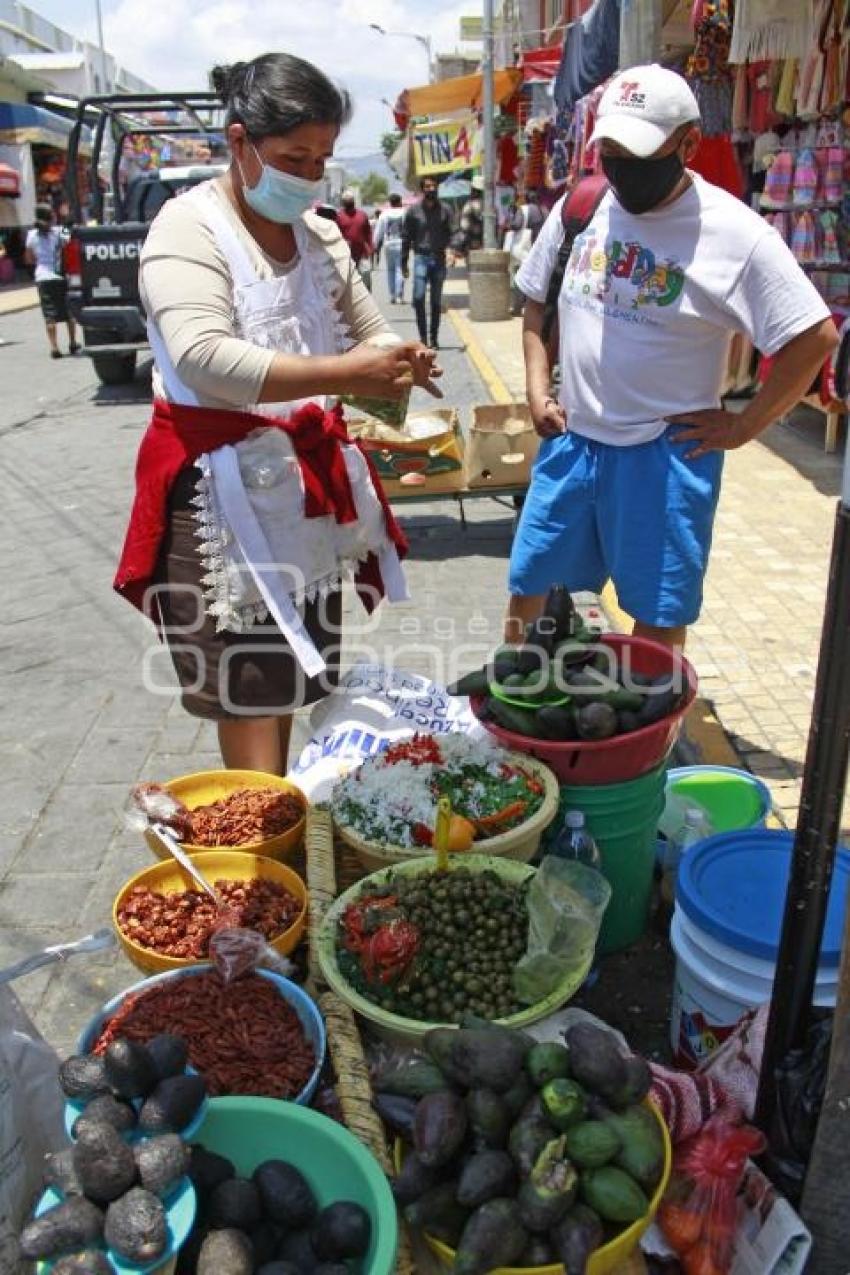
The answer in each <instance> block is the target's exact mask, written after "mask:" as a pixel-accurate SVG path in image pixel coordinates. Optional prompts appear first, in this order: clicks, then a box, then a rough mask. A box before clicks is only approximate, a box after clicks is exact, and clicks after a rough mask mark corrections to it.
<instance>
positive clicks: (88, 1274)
mask: <svg viewBox="0 0 850 1275" xmlns="http://www.w3.org/2000/svg"><path fill="white" fill-rule="evenodd" d="M50 1270H51V1275H113V1271H114V1267H113V1265H112V1263H111V1262H110V1260H109V1258H108V1257H107V1256H106V1254H105V1253H103V1252H101V1251H100V1249H96V1248H87V1249H84V1250H83V1252H82V1253H72V1254H71V1255H70V1256H68V1257H60V1258H59V1261H58V1262H54V1263H53V1265H52V1267H51V1268H50Z"/></svg>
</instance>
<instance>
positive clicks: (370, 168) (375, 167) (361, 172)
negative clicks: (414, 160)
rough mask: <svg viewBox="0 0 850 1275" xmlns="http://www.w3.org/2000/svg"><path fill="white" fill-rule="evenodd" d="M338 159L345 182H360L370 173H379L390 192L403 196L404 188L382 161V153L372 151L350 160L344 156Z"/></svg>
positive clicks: (383, 160) (384, 161)
mask: <svg viewBox="0 0 850 1275" xmlns="http://www.w3.org/2000/svg"><path fill="white" fill-rule="evenodd" d="M339 158H340V163H341V164H342V165H343V166H344V168H345V175H346V179H347V180H350V181H353V182H361V181H362V180H363V178H364V177H368V176H369V174H370V173H380V175H381V176H382V177H386V179H387V182H388V184H389V188H390V190H391V191H394V190H397V191H398V192H399V194H404V186H403V184H402V183H401V182H400V181H399V179H398V178H397V177H396V175H395V173H394V172H393V170H392V169H391V168H390V166H389V164H388V163H387V161H386V160H385V159H384V153H383V151H374V152H373V153H372V154H371V155H354V156H352V157H351V158H349V157H348V156H347V155H345V156H340V157H339Z"/></svg>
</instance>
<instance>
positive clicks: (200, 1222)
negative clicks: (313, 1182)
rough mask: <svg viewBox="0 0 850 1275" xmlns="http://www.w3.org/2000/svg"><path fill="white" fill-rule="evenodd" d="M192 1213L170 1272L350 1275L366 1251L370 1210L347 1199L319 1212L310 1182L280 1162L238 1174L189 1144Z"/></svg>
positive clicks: (220, 1158)
mask: <svg viewBox="0 0 850 1275" xmlns="http://www.w3.org/2000/svg"><path fill="white" fill-rule="evenodd" d="M189 1177H190V1178H191V1179H192V1182H193V1183H194V1185H195V1190H196V1192H197V1194H198V1217H197V1220H196V1223H195V1228H194V1230H193V1232H192V1235H191V1236H190V1238H189V1242H188V1244H187V1245H186V1246H185V1247H184V1248H182V1249H181V1250H180V1256H179V1257H178V1259H177V1269H176V1275H355V1272H357V1271H359V1270H360V1269H361V1260H360V1259H362V1258H364V1257H365V1256H366V1254H367V1253H368V1251H369V1245H370V1243H371V1238H372V1223H371V1219H370V1217H369V1214H368V1213H367V1212H366V1210H365V1209H364V1208H362V1207H361V1205H359V1204H355V1203H354V1202H353V1201H351V1200H338V1201H337V1202H336V1203H334V1204H329V1205H328V1206H327V1208H324V1209H320V1208H319V1205H318V1201H317V1200H316V1197H315V1196H314V1194H313V1191H312V1189H311V1187H310V1184H309V1182H308V1181H307V1179H306V1178H305V1177H304V1175H303V1174H302V1173H301V1172H300V1171H299V1170H298V1169H297V1168H296V1167H295V1165H293V1164H289V1163H288V1162H287V1161H285V1160H265V1161H263V1163H262V1164H260V1165H258V1167H257V1168H256V1169H255V1170H254V1172H253V1174H252V1176H251V1177H250V1178H240V1177H238V1176H237V1174H236V1170H235V1168H234V1166H233V1164H232V1163H231V1162H230V1160H228V1159H227V1157H226V1156H222V1155H218V1154H216V1153H215V1152H213V1151H209V1150H207V1148H205V1147H203V1146H200V1145H195V1146H193V1147H192V1149H191V1160H190V1164H189Z"/></svg>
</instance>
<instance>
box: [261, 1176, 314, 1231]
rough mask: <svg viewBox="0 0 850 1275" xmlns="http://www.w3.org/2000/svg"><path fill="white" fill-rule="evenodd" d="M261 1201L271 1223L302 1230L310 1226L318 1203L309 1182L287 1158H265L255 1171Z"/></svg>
mask: <svg viewBox="0 0 850 1275" xmlns="http://www.w3.org/2000/svg"><path fill="white" fill-rule="evenodd" d="M252 1180H253V1182H254V1185H255V1186H256V1188H257V1190H258V1191H259V1193H260V1203H261V1204H262V1207H263V1210H264V1212H265V1214H266V1217H268V1218H269V1219H270V1220H271V1221H272V1222H278V1223H280V1224H281V1225H283V1226H288V1227H290V1228H291V1229H292V1230H294V1231H297V1230H301V1229H302V1228H303V1227H305V1226H310V1224H311V1223H312V1221H313V1219H314V1218H315V1216H316V1214H317V1213H318V1211H319V1205H318V1203H317V1201H316V1197H315V1195H314V1194H313V1189H312V1187H311V1186H310V1183H309V1182H308V1181H307V1179H306V1178H305V1177H304V1174H303V1173H301V1172H300V1170H298V1169H296V1168H295V1165H294V1164H289V1163H287V1161H286V1160H264V1161H263V1163H262V1164H260V1165H258V1166H257V1168H256V1169H255V1170H254V1173H253V1179H252Z"/></svg>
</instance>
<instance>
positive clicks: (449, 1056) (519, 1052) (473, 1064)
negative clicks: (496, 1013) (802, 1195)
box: [424, 1025, 529, 1093]
mask: <svg viewBox="0 0 850 1275" xmlns="http://www.w3.org/2000/svg"><path fill="white" fill-rule="evenodd" d="M438 1032H443V1033H445V1034H444V1035H441V1036H439V1037H438V1036H437V1033H438ZM424 1043H425V1048H426V1050H428V1053H429V1054H431V1056H432V1057H434V1058H435V1061H436V1062H437V1065H438V1066H439V1067H440V1068H441V1070H443V1071H444V1072H446V1074H447V1075H448V1076H450V1077H451V1078H452V1079H456V1080H457V1081H459V1083H460V1084H461V1085H463V1087H464V1088H466V1089H474V1088H475V1087H476V1086H479V1085H481V1086H484V1088H487V1089H495V1091H496V1092H497V1093H504V1092H505V1090H507V1089H510V1087H511V1085H512V1084H513V1083H514V1081H515V1080H516V1078H517V1075H518V1074H519V1072H520V1070H521V1068H522V1064H523V1061H524V1059H525V1055H526V1054H527V1052H528V1048H529V1046H528V1041H527V1039H526V1038H525V1037H524V1036H522V1035H521V1034H520V1033H519V1032H514V1031H511V1030H510V1028H508V1027H500V1026H498V1025H493V1026H491V1027H486V1028H476V1027H460V1028H458V1029H456V1030H451V1029H446V1028H434V1029H433V1030H432V1031H430V1032H427V1033H426V1035H425V1042H424ZM432 1050H433V1052H432ZM444 1060H445V1061H444Z"/></svg>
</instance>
